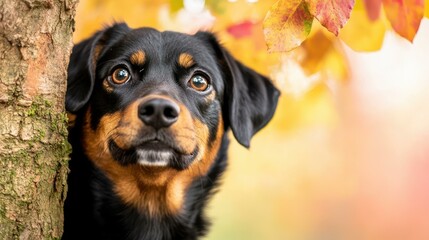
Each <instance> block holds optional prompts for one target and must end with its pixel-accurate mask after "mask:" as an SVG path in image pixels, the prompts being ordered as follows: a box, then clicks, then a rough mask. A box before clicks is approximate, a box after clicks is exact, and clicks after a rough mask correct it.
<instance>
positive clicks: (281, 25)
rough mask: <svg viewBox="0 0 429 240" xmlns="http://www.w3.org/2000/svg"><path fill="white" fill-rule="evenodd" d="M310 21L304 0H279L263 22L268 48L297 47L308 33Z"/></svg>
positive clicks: (276, 49)
mask: <svg viewBox="0 0 429 240" xmlns="http://www.w3.org/2000/svg"><path fill="white" fill-rule="evenodd" d="M312 22H313V16H312V15H311V14H310V12H309V11H308V8H307V4H306V3H305V1H304V0H279V1H278V2H276V3H275V4H274V5H273V6H272V7H271V9H270V10H269V11H268V13H267V15H266V17H265V20H264V23H263V27H264V35H265V40H266V42H267V46H268V50H269V51H271V52H273V51H290V50H292V49H294V48H296V47H298V46H299V45H301V43H302V42H303V41H304V40H305V39H306V38H307V36H308V34H309V33H310V30H311V25H312Z"/></svg>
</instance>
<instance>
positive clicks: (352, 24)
mask: <svg viewBox="0 0 429 240" xmlns="http://www.w3.org/2000/svg"><path fill="white" fill-rule="evenodd" d="M385 32H386V26H385V24H384V22H383V20H382V19H381V18H378V19H377V20H375V21H371V20H370V19H369V18H368V15H367V13H366V11H365V8H364V7H363V4H362V0H357V1H356V5H355V8H354V9H353V11H352V14H351V17H350V19H349V22H348V23H347V24H346V25H345V26H344V28H343V29H342V30H341V32H340V39H341V40H343V41H344V42H345V43H346V44H347V45H348V46H349V47H351V48H352V49H353V50H355V51H376V50H379V49H380V48H381V46H382V44H383V40H384V33H385Z"/></svg>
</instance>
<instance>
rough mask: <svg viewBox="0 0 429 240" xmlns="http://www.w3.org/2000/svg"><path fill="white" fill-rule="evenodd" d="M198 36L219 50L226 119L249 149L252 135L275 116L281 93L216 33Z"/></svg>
mask: <svg viewBox="0 0 429 240" xmlns="http://www.w3.org/2000/svg"><path fill="white" fill-rule="evenodd" d="M196 36H197V37H200V38H201V37H202V38H203V39H204V40H205V41H208V42H209V43H210V44H211V45H212V47H213V48H214V50H215V53H216V55H217V58H218V61H219V64H220V67H221V69H222V71H223V75H224V76H223V77H224V81H225V92H224V103H223V105H224V109H225V110H226V115H225V121H228V124H229V126H230V127H231V129H232V132H233V133H234V136H235V138H236V139H237V141H238V142H239V143H240V144H241V145H243V146H245V147H247V148H248V147H249V146H250V139H251V138H252V136H253V135H254V134H255V133H256V132H258V131H259V130H260V129H261V128H263V127H264V126H265V125H266V124H267V123H268V122H269V121H270V120H271V118H272V117H273V115H274V112H275V110H276V106H277V102H278V98H279V96H280V92H279V90H278V89H277V88H276V87H275V86H274V85H273V84H272V82H271V81H270V80H269V79H268V78H266V77H265V76H262V75H261V74H259V73H257V72H255V71H253V70H252V69H250V68H248V67H246V66H244V65H243V64H241V63H240V62H239V61H237V60H236V59H234V57H233V56H232V55H231V54H230V53H229V52H228V51H227V50H226V49H225V48H223V47H222V46H221V45H220V44H219V42H218V40H217V39H216V37H215V36H214V35H213V34H211V33H208V32H199V33H197V34H196Z"/></svg>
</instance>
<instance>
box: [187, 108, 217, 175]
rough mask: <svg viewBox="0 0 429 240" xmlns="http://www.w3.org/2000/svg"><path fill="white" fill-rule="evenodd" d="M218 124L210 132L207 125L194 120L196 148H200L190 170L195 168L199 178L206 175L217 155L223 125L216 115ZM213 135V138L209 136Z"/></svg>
mask: <svg viewBox="0 0 429 240" xmlns="http://www.w3.org/2000/svg"><path fill="white" fill-rule="evenodd" d="M218 114H219V115H218V122H217V126H216V127H215V131H211V130H210V129H209V126H208V125H207V124H204V123H202V122H200V121H199V120H195V121H194V124H195V125H196V129H198V130H197V135H198V137H197V139H198V140H197V141H198V146H200V149H199V152H198V156H197V157H196V159H195V161H194V162H193V163H192V164H191V168H195V171H196V172H197V173H198V175H199V176H201V175H203V174H206V173H207V171H208V170H209V168H210V166H211V165H212V163H213V161H214V160H215V159H216V156H217V153H218V151H219V148H220V145H221V141H222V137H223V134H224V125H223V119H222V115H221V114H220V113H218ZM211 132H213V133H211ZM212 134H214V137H212V136H211V135H212Z"/></svg>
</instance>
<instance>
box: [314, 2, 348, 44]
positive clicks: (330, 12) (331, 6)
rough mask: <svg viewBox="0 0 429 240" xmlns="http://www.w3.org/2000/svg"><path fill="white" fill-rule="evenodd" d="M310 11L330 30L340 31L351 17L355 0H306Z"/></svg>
mask: <svg viewBox="0 0 429 240" xmlns="http://www.w3.org/2000/svg"><path fill="white" fill-rule="evenodd" d="M306 2H307V3H308V7H309V10H310V13H311V14H312V15H313V16H314V17H316V19H317V20H319V22H320V23H321V24H322V25H323V26H324V27H325V28H326V29H328V30H329V31H330V32H332V33H333V34H335V35H337V36H338V31H339V30H340V29H341V28H342V27H343V26H344V24H346V22H347V20H348V19H349V18H350V12H351V11H352V8H353V5H354V3H355V1H354V0H306Z"/></svg>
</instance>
